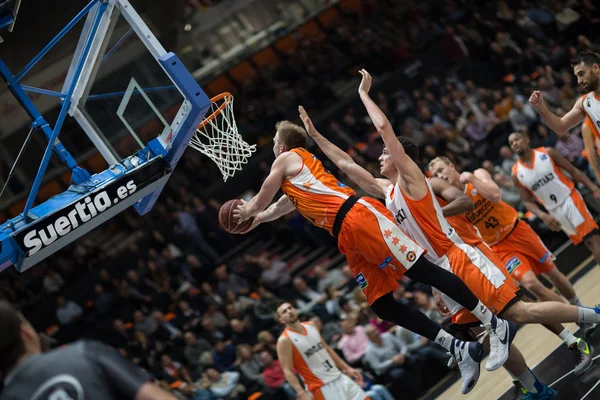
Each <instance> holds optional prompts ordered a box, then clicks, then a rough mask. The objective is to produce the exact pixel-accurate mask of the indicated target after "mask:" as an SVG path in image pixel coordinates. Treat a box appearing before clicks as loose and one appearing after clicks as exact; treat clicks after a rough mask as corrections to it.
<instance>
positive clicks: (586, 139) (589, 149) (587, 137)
mask: <svg viewBox="0 0 600 400" xmlns="http://www.w3.org/2000/svg"><path fill="white" fill-rule="evenodd" d="M588 121H589V120H586V121H585V123H584V124H583V125H581V138H582V139H583V145H584V146H585V152H586V153H587V159H588V162H589V164H590V166H591V167H592V170H593V171H594V176H595V177H596V181H597V182H600V168H598V156H597V155H596V145H595V144H594V132H592V129H591V128H590V127H589V126H588Z"/></svg>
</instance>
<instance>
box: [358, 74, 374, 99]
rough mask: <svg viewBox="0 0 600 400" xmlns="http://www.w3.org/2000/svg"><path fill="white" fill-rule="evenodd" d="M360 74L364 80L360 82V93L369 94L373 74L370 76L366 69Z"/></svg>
mask: <svg viewBox="0 0 600 400" xmlns="http://www.w3.org/2000/svg"><path fill="white" fill-rule="evenodd" d="M358 72H360V74H361V75H362V80H361V81H360V86H359V87H358V93H359V94H369V90H371V82H372V80H373V78H371V74H369V73H368V72H367V71H366V70H365V69H361V70H360V71H358Z"/></svg>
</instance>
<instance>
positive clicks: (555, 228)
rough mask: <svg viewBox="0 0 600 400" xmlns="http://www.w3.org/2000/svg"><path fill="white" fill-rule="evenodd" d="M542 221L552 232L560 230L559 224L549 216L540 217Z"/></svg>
mask: <svg viewBox="0 0 600 400" xmlns="http://www.w3.org/2000/svg"><path fill="white" fill-rule="evenodd" d="M542 221H544V223H545V224H546V226H548V228H550V230H552V231H554V232H558V231H560V229H561V225H560V222H559V221H558V220H557V219H556V218H554V217H553V216H552V215H550V214H544V216H542Z"/></svg>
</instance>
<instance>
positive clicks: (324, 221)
mask: <svg viewBox="0 0 600 400" xmlns="http://www.w3.org/2000/svg"><path fill="white" fill-rule="evenodd" d="M290 152H292V153H296V154H298V155H299V156H300V157H302V162H303V164H302V169H301V170H300V172H299V173H298V174H297V175H296V176H294V177H292V178H287V179H286V180H285V181H284V182H283V184H282V185H281V190H282V191H283V193H284V194H285V195H286V196H287V197H288V198H289V199H290V200H291V202H292V204H293V205H294V207H296V209H297V210H298V211H299V212H300V214H302V215H303V216H304V218H306V219H308V220H309V221H310V222H312V223H313V224H314V225H316V226H318V227H319V228H324V229H327V230H328V231H329V233H331V232H332V230H333V223H334V221H335V216H336V215H337V212H338V210H339V208H340V207H341V206H342V204H343V203H344V201H346V199H348V197H350V196H352V195H354V194H355V192H354V190H353V189H352V188H350V187H348V186H346V185H344V184H343V183H341V182H340V181H338V180H337V178H336V177H335V176H333V175H332V174H331V173H330V172H329V171H326V170H325V168H324V167H323V164H322V163H321V161H319V160H318V159H317V157H316V156H315V155H314V154H312V153H310V152H308V151H306V150H304V149H302V148H296V149H292V150H290Z"/></svg>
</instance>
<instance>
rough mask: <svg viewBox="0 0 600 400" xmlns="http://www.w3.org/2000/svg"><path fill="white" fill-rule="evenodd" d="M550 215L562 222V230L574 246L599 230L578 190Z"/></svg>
mask: <svg viewBox="0 0 600 400" xmlns="http://www.w3.org/2000/svg"><path fill="white" fill-rule="evenodd" d="M549 213H550V215H552V216H553V217H554V218H556V219H557V220H558V221H559V222H560V224H561V226H562V230H563V231H564V232H565V233H566V234H567V235H568V236H569V239H571V241H572V242H573V244H579V243H581V242H582V241H583V239H584V238H585V237H586V236H587V235H589V234H590V233H593V232H594V231H595V230H597V229H598V224H596V221H594V217H592V214H590V211H589V210H588V208H587V206H586V205H585V202H584V201H583V197H581V194H580V193H579V192H578V191H577V190H573V191H572V192H571V196H570V197H568V198H567V199H566V200H565V201H564V202H563V203H562V204H561V205H559V206H558V207H557V208H555V209H553V210H552V211H549Z"/></svg>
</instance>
